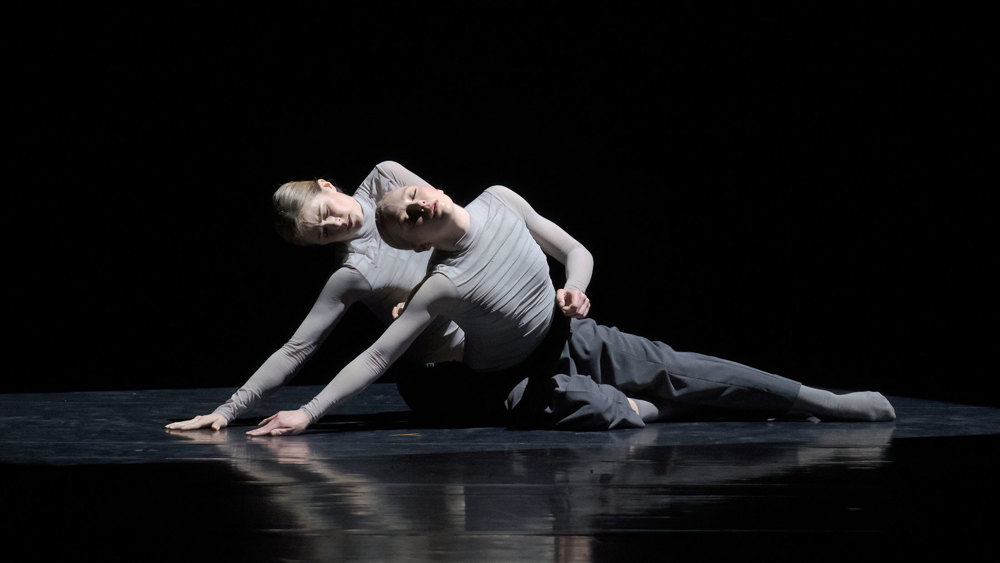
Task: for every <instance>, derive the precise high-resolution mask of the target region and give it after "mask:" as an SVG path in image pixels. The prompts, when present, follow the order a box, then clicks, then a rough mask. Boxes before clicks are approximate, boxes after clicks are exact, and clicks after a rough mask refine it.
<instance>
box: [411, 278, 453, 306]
mask: <svg viewBox="0 0 1000 563" xmlns="http://www.w3.org/2000/svg"><path fill="white" fill-rule="evenodd" d="M457 298H458V288H457V287H455V283H454V282H453V281H452V280H451V278H449V277H448V276H447V275H445V274H443V273H441V272H434V273H432V274H430V275H429V276H427V277H426V278H424V280H423V281H422V282H420V285H419V286H418V287H417V289H416V291H415V292H414V294H413V298H412V300H411V302H412V303H421V304H423V305H424V306H426V307H428V308H433V307H435V306H440V305H442V304H444V303H448V302H450V301H452V300H454V299H457Z"/></svg>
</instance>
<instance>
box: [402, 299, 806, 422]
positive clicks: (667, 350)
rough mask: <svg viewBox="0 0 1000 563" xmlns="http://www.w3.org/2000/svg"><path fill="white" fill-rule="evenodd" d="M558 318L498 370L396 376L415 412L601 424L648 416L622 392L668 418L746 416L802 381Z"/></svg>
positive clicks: (777, 402)
mask: <svg viewBox="0 0 1000 563" xmlns="http://www.w3.org/2000/svg"><path fill="white" fill-rule="evenodd" d="M558 317H561V318H559V319H558V320H557V321H556V322H555V323H554V325H553V327H552V329H551V331H550V336H549V338H548V339H547V340H546V342H545V343H544V344H543V345H542V346H540V348H539V350H537V351H536V353H535V354H534V355H533V357H532V358H531V359H529V360H528V361H526V362H524V363H522V364H520V365H518V366H516V367H515V368H512V369H509V370H505V371H503V372H497V373H476V372H472V371H471V370H468V369H467V368H465V367H464V366H461V365H460V364H448V365H443V366H438V367H437V368H434V369H432V370H429V371H428V372H426V373H423V374H415V375H414V376H411V377H409V378H407V379H405V380H400V381H398V382H397V385H398V386H399V390H400V393H401V394H402V395H403V397H404V399H406V401H407V403H408V404H409V405H410V407H411V408H412V409H413V410H414V411H415V412H417V413H422V414H426V415H433V416H435V417H437V418H446V419H447V418H450V419H452V420H456V421H468V422H470V423H478V422H500V423H505V424H511V425H514V426H527V427H543V428H553V427H554V428H561V429H567V430H599V429H611V428H636V427H642V426H645V424H644V423H643V421H642V419H641V418H640V417H639V415H638V414H636V412H635V411H634V410H632V408H631V407H630V406H629V403H628V398H629V397H631V398H635V399H643V400H646V401H649V402H651V403H654V404H655V405H657V406H658V407H659V409H660V412H661V414H662V415H663V416H664V417H665V418H666V419H689V418H705V417H709V418H717V417H740V418H743V417H747V416H749V417H753V418H768V417H773V416H781V415H783V414H785V413H787V412H788V410H789V409H790V408H791V406H792V403H793V402H794V401H795V397H796V396H797V395H798V391H799V387H800V384H799V383H798V382H796V381H792V380H790V379H786V378H784V377H780V376H777V375H774V374H771V373H767V372H764V371H761V370H758V369H754V368H751V367H749V366H745V365H743V364H739V363H737V362H732V361H729V360H723V359H720V358H715V357H712V356H705V355H703V354H695V353H691V352H677V351H675V350H674V349H673V348H671V347H670V346H668V345H666V344H664V343H663V342H657V341H652V340H649V339H647V338H643V337H641V336H636V335H634V334H628V333H624V332H621V331H619V330H618V329H617V328H614V327H607V326H603V325H599V324H597V323H595V322H594V321H592V320H590V319H582V320H578V319H572V320H570V321H568V322H567V320H566V319H565V317H562V316H561V315H558Z"/></svg>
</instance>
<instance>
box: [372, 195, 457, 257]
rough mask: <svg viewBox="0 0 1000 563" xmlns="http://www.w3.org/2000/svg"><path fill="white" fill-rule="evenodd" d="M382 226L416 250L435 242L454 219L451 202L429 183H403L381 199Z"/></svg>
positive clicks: (446, 230) (421, 249)
mask: <svg viewBox="0 0 1000 563" xmlns="http://www.w3.org/2000/svg"><path fill="white" fill-rule="evenodd" d="M381 207H382V210H383V211H382V216H383V221H382V225H383V227H382V228H383V229H385V230H386V232H387V235H386V236H390V237H392V238H394V239H395V240H397V241H401V242H405V243H407V245H408V246H409V247H410V248H412V249H413V250H416V251H417V252H420V251H423V250H427V249H428V248H430V247H432V246H434V245H435V243H436V242H439V240H440V239H441V237H442V235H444V234H446V233H447V232H448V231H449V229H450V227H451V226H452V223H453V222H454V219H455V203H454V202H453V201H452V200H451V198H450V197H448V194H446V193H444V192H443V191H441V190H439V189H437V188H433V187H431V186H406V187H403V188H399V189H397V190H393V191H391V192H389V193H388V194H386V195H385V197H383V198H382V203H381Z"/></svg>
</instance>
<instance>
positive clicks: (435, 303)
mask: <svg viewBox="0 0 1000 563" xmlns="http://www.w3.org/2000/svg"><path fill="white" fill-rule="evenodd" d="M457 298H458V291H457V290H456V289H455V285H454V284H453V283H452V282H451V280H449V279H448V278H446V277H444V276H443V275H441V274H432V275H431V276H429V277H428V278H426V279H425V280H424V282H423V283H422V284H421V285H420V287H419V289H418V290H417V291H416V292H415V293H414V294H413V297H412V298H411V299H410V303H409V305H408V306H407V307H406V310H405V311H404V312H403V314H402V315H400V317H399V318H398V319H396V321H394V322H393V323H392V324H390V325H389V328H388V329H386V331H385V332H384V333H382V336H380V337H379V339H378V340H376V341H375V343H374V344H372V345H371V346H370V347H369V348H368V349H367V350H365V351H364V352H362V353H361V355H360V356H358V357H357V358H355V359H354V360H352V361H351V362H350V363H348V364H347V365H346V366H344V368H343V369H342V370H340V373H338V374H337V375H336V376H335V377H334V378H333V380H332V381H330V383H329V384H328V385H327V386H326V387H325V388H324V389H323V390H322V391H320V393H319V394H318V395H316V397H315V398H313V400H312V401H310V402H308V403H306V404H305V405H302V407H301V408H299V409H298V410H294V411H281V412H279V413H277V414H275V415H273V416H271V417H268V418H266V419H265V420H263V421H262V422H261V423H260V427H259V428H257V429H256V430H251V431H250V432H247V434H249V435H250V436H263V435H271V436H282V435H285V434H297V433H298V432H301V431H302V430H305V429H306V427H308V426H309V425H310V424H312V423H314V422H316V421H317V420H319V419H320V418H321V417H322V416H323V415H324V414H325V413H326V412H327V411H329V410H330V409H332V408H334V407H336V406H338V405H341V404H343V403H344V402H345V401H347V400H348V399H350V398H351V397H353V396H354V395H357V394H358V393H360V392H361V391H362V390H363V389H365V388H366V387H368V386H369V385H371V383H372V382H374V381H375V380H377V379H378V378H379V377H381V376H382V375H383V374H384V373H385V372H386V370H387V369H389V366H391V365H392V364H393V362H395V361H396V360H398V359H399V357H400V356H402V355H403V352H405V351H406V349H407V348H409V346H410V344H412V343H413V341H414V340H415V339H416V338H417V337H418V336H419V335H420V333H421V332H423V330H424V329H425V328H427V325H429V324H430V323H431V321H432V320H433V319H434V317H436V316H437V315H438V314H440V313H441V312H442V311H443V310H445V308H446V307H447V305H448V303H451V302H454V300H455V299H457Z"/></svg>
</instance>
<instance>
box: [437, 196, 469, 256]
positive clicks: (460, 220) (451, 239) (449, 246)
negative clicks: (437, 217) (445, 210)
mask: <svg viewBox="0 0 1000 563" xmlns="http://www.w3.org/2000/svg"><path fill="white" fill-rule="evenodd" d="M467 232H469V212H468V211H466V210H465V208H464V207H461V206H459V205H455V213H454V219H453V220H452V221H451V225H449V228H448V229H447V230H446V231H445V232H444V233H442V234H441V237H440V239H439V240H438V241H437V242H436V243H434V248H437V249H439V250H444V251H445V252H452V251H455V250H458V241H459V240H461V239H462V237H463V236H465V233H467Z"/></svg>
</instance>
